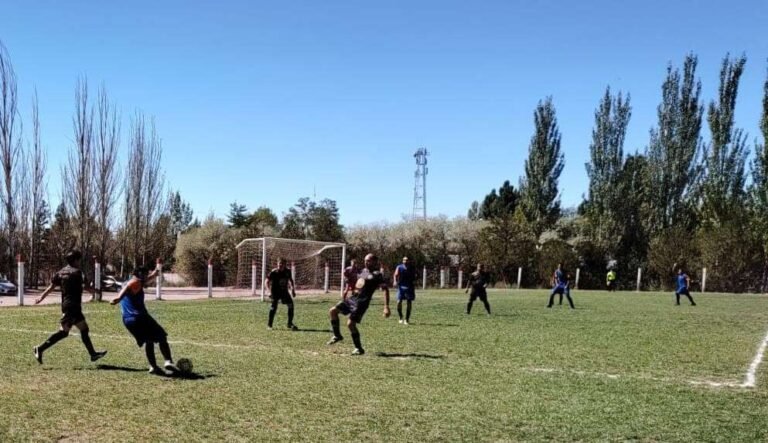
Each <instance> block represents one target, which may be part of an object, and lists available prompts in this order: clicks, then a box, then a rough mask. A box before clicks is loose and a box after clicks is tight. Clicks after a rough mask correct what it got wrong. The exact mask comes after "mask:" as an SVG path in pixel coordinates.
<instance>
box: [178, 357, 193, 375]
mask: <svg viewBox="0 0 768 443" xmlns="http://www.w3.org/2000/svg"><path fill="white" fill-rule="evenodd" d="M176 367H177V368H179V372H181V373H182V374H190V373H191V372H192V360H190V359H188V358H180V359H178V360H177V361H176Z"/></svg>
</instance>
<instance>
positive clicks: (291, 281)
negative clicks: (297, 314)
mask: <svg viewBox="0 0 768 443" xmlns="http://www.w3.org/2000/svg"><path fill="white" fill-rule="evenodd" d="M288 283H290V284H291V296H293V298H296V284H295V283H294V282H293V277H288Z"/></svg>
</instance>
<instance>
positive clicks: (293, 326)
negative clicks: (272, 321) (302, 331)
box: [288, 325, 299, 331]
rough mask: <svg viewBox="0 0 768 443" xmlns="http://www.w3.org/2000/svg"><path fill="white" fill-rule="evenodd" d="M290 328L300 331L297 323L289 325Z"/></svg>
mask: <svg viewBox="0 0 768 443" xmlns="http://www.w3.org/2000/svg"><path fill="white" fill-rule="evenodd" d="M288 329H290V330H291V331H298V330H299V327H298V326H296V325H288Z"/></svg>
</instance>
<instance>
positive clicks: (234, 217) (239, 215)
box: [227, 202, 248, 228]
mask: <svg viewBox="0 0 768 443" xmlns="http://www.w3.org/2000/svg"><path fill="white" fill-rule="evenodd" d="M227 223H229V225H230V226H232V227H233V228H242V227H244V226H245V225H246V224H248V208H247V207H246V206H245V205H239V204H237V202H232V203H230V204H229V215H227Z"/></svg>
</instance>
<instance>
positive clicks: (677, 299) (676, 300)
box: [675, 292, 680, 305]
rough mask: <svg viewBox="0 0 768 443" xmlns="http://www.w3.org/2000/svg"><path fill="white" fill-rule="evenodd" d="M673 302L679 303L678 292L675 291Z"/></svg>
mask: <svg viewBox="0 0 768 443" xmlns="http://www.w3.org/2000/svg"><path fill="white" fill-rule="evenodd" d="M675 304H676V305H679V304H680V294H678V293H677V292H675Z"/></svg>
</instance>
